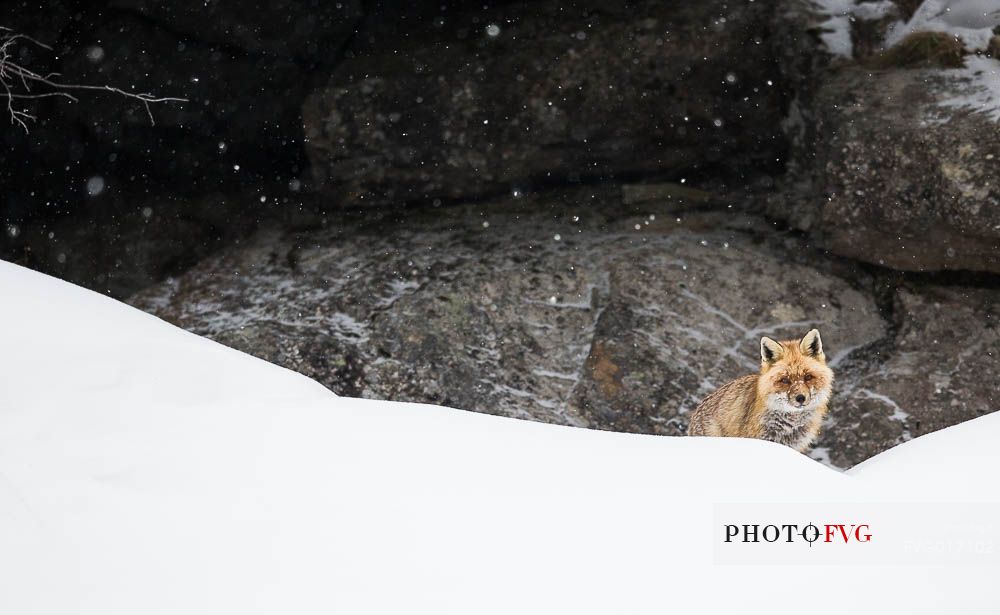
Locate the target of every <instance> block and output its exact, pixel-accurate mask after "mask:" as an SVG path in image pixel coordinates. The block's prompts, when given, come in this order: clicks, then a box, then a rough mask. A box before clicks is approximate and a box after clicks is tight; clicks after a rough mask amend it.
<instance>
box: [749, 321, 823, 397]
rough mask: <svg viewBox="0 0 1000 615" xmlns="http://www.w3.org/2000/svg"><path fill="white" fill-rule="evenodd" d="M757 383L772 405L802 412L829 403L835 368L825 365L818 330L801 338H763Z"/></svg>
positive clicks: (758, 388) (759, 389) (759, 390)
mask: <svg viewBox="0 0 1000 615" xmlns="http://www.w3.org/2000/svg"><path fill="white" fill-rule="evenodd" d="M757 383H758V384H757V390H758V392H759V393H760V394H762V395H764V396H765V397H766V399H767V404H768V406H769V407H773V408H779V409H782V410H787V411H789V412H800V411H805V410H812V409H814V408H816V407H817V406H819V405H821V404H823V403H826V401H827V400H829V398H830V392H831V391H832V387H833V371H832V370H831V369H830V368H829V367H827V365H826V355H824V354H823V340H822V339H820V336H819V331H817V330H816V329H813V330H812V331H810V332H809V333H806V335H805V337H803V338H802V339H801V340H790V341H784V342H776V341H774V340H772V339H771V338H769V337H763V338H761V340H760V377H759V378H758V380H757Z"/></svg>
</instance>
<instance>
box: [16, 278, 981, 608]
mask: <svg viewBox="0 0 1000 615" xmlns="http://www.w3.org/2000/svg"><path fill="white" fill-rule="evenodd" d="M0 297H2V299H3V300H2V301H0V323H2V327H3V329H2V331H3V333H2V336H0V613H4V614H7V613H10V614H16V615H31V614H43V613H44V614H63V613H74V614H94V615H116V614H123V615H135V614H137V613H142V614H143V615H150V614H157V613H183V614H185V615H197V614H202V613H205V614H212V615H217V614H221V613H239V614H241V615H245V614H250V613H280V614H289V613H294V614H296V615H300V614H310V613H344V614H351V615H354V614H364V613H386V614H400V613H433V614H442V613H462V614H469V613H475V614H481V613H574V614H587V613H668V612H706V613H719V612H739V613H769V614H774V613H793V612H794V613H801V612H803V611H806V612H809V613H838V614H843V613H845V612H855V613H871V612H897V613H921V612H923V613H941V612H947V613H992V612H996V611H995V609H996V606H997V594H996V583H995V580H996V575H997V572H998V566H1000V532H998V528H997V527H996V518H997V511H998V510H1000V507H998V505H1000V493H998V490H997V489H996V484H997V482H996V480H997V479H996V477H997V475H998V471H1000V451H998V448H997V447H996V446H995V443H996V441H997V439H998V436H1000V414H993V415H988V416H984V417H981V418H979V419H976V420H974V421H970V422H968V423H964V424H962V425H959V426H956V427H953V428H950V429H946V430H943V431H939V432H936V433H933V434H930V435H927V436H922V437H920V438H916V439H914V440H913V441H910V442H908V443H906V444H903V445H900V446H898V447H896V448H894V449H892V450H890V451H888V452H886V453H883V454H882V455H879V456H878V457H875V458H873V459H871V460H869V461H868V462H865V463H864V464H861V465H860V466H858V467H856V468H854V469H852V470H851V471H849V472H848V473H846V474H845V473H840V472H836V471H834V470H831V469H830V468H827V467H825V466H823V465H821V464H820V463H818V462H816V461H814V460H812V459H810V458H808V457H807V456H804V455H800V454H797V453H795V452H794V451H792V450H791V449H788V448H785V447H781V446H778V445H774V444H771V443H766V442H758V441H750V440H736V439H710V438H667V437H655V436H641V435H634V434H620V433H611V432H598V431H590V430H585V429H578V428H571V427H562V426H554V425H545V424H540V423H533V422H526V421H518V420H513V419H507V418H501V417H494V416H488V415H483V414H474V413H467V412H462V411H459V410H452V409H448V408H441V407H434V406H427V405H418V404H405V403H390V402H378V401H362V400H354V399H344V398H338V397H336V396H334V395H332V394H331V393H329V392H328V391H326V390H325V389H324V388H323V387H321V386H320V385H318V384H316V383H314V382H312V381H310V380H308V379H307V378H305V377H303V376H300V375H298V374H294V373H292V372H289V371H287V370H284V369H281V368H278V367H275V366H272V365H269V364H267V363H265V362H263V361H259V360H257V359H254V358H251V357H249V356H246V355H243V354H241V353H239V352H236V351H234V350H230V349H227V348H224V347H222V346H220V345H217V344H215V343H213V342H210V341H208V340H206V339H202V338H199V337H197V336H194V335H192V334H189V333H186V332H184V331H181V330H179V329H177V328H174V327H172V326H170V325H168V324H165V323H163V322H161V321H159V320H157V319H156V318H154V317H152V316H149V315H146V314H144V313H141V312H138V311H136V310H134V309H132V308H130V307H127V306H125V305H122V304H120V303H118V302H115V301H113V300H111V299H108V298H106V297H103V296H100V295H97V294H94V293H91V292H88V291H84V290H81V289H79V288H76V287H74V286H71V285H69V284H67V283H64V282H60V281H57V280H54V279H52V278H48V277H45V276H43V275H40V274H37V273H34V272H31V271H28V270H26V269H22V268H19V267H16V266H13V265H10V264H7V263H0ZM834 412H836V410H835V409H834ZM821 453H827V452H826V451H821ZM740 520H743V522H746V523H751V522H756V520H762V521H763V522H770V523H779V524H780V523H808V522H815V523H817V524H821V523H831V522H832V523H868V524H871V528H870V530H871V534H872V536H873V538H872V541H871V542H870V543H865V544H863V545H862V544H851V545H836V544H827V545H823V544H816V545H813V546H811V547H810V546H808V545H807V544H804V543H801V542H799V543H795V544H788V545H785V544H781V543H775V544H770V543H761V544H756V545H755V544H749V545H744V544H741V543H734V544H725V543H724V542H723V540H722V537H721V531H722V529H721V528H722V523H724V522H732V523H736V522H739V521H740ZM940 545H946V547H947V549H946V550H942V549H941V548H940ZM765 561H766V562H767V563H768V564H770V565H767V566H760V565H759V564H760V563H761V562H765ZM945 564H951V565H945ZM957 564H962V565H957Z"/></svg>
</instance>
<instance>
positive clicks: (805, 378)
mask: <svg viewBox="0 0 1000 615" xmlns="http://www.w3.org/2000/svg"><path fill="white" fill-rule="evenodd" d="M802 379H803V380H805V381H806V382H809V381H810V380H812V379H813V376H812V374H806V375H805V376H803V378H802Z"/></svg>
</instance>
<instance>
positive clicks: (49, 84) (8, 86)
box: [0, 26, 187, 132]
mask: <svg viewBox="0 0 1000 615" xmlns="http://www.w3.org/2000/svg"><path fill="white" fill-rule="evenodd" d="M19 41H22V42H28V43H31V44H33V45H36V46H38V47H40V48H42V49H47V50H49V51H51V50H52V48H51V47H50V46H48V45H46V44H45V43H42V42H40V41H38V40H36V39H34V38H32V37H30V36H28V35H26V34H20V33H17V32H14V31H13V30H11V29H10V28H6V27H4V26H0V87H2V91H0V98H6V99H7V113H8V114H9V115H10V122H11V124H12V125H15V126H20V127H21V128H22V129H24V131H25V132H28V122H29V121H34V120H35V119H36V117H35V116H34V115H31V114H30V113H28V112H27V111H25V110H22V109H15V108H14V100H25V99H27V100H37V99H40V98H54V97H58V98H66V99H68V100H70V101H72V102H77V101H78V99H77V97H76V96H73V95H72V94H70V93H69V91H72V90H76V91H90V92H110V93H112V94H117V95H119V96H123V97H125V98H130V99H132V100H136V101H138V102H140V103H142V105H143V107H144V108H145V109H146V115H148V116H149V122H150V124H152V125H153V126H155V125H156V120H155V119H154V118H153V110H152V108H150V105H151V104H155V103H167V102H187V99H186V98H176V97H173V96H156V95H154V94H149V93H146V92H143V93H136V92H128V91H126V90H123V89H121V88H118V87H114V86H111V85H87V84H80V83H62V82H60V81H55V80H54V78H55V77H59V76H60V75H59V73H49V74H47V75H41V74H39V73H36V72H34V71H32V70H30V69H28V68H25V67H24V66H22V65H20V64H18V63H17V62H15V61H13V59H12V51H13V47H14V46H15V44H16V43H17V42H19ZM17 84H20V90H18V89H16V86H17ZM36 86H37V87H39V88H48V89H49V91H42V92H34V91H32V88H33V87H36Z"/></svg>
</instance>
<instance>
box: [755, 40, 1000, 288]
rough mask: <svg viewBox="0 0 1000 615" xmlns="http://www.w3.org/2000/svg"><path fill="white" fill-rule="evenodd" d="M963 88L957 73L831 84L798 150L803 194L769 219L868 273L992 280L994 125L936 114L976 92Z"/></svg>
mask: <svg viewBox="0 0 1000 615" xmlns="http://www.w3.org/2000/svg"><path fill="white" fill-rule="evenodd" d="M978 61H981V62H987V63H994V64H995V66H993V69H994V70H997V71H1000V62H996V61H994V60H988V59H980V60H978ZM977 65H978V64H977ZM989 66H992V64H989V65H987V68H988V67H989ZM969 78H970V72H969V71H968V70H965V69H963V70H952V71H947V70H892V71H871V70H865V69H844V70H841V71H839V72H837V73H834V74H831V75H830V76H829V78H828V79H827V80H826V81H825V82H824V83H823V85H822V87H821V89H820V91H819V92H818V94H817V96H816V100H815V102H814V109H813V115H812V117H813V118H814V121H815V140H814V141H812V142H811V143H809V144H807V145H806V147H805V148H804V150H808V152H809V159H806V158H803V160H811V161H810V162H804V163H802V164H804V165H805V166H804V176H805V177H806V178H807V181H806V193H804V194H803V195H802V198H801V199H800V200H799V203H798V206H796V207H789V202H788V200H787V199H783V198H779V200H778V203H777V205H776V206H775V207H772V208H771V209H772V213H773V214H774V215H777V216H780V217H783V218H785V219H788V220H789V221H790V222H791V223H792V224H793V225H795V226H797V227H798V228H802V229H809V230H811V231H813V232H814V233H816V236H817V237H818V238H819V239H820V241H821V242H822V243H823V244H824V245H826V246H828V247H829V248H830V249H831V250H832V251H834V252H836V253H838V254H842V255H845V256H849V257H851V258H856V259H859V260H863V261H867V262H870V263H875V264H878V265H883V266H886V267H892V268H895V269H902V270H908V271H928V270H942V269H950V270H962V269H967V270H976V271H990V272H1000V183H998V182H997V181H996V178H997V176H998V174H1000V141H998V140H997V138H996V134H997V123H996V122H995V121H994V119H993V118H992V117H991V115H990V114H989V113H984V112H980V111H978V110H975V109H973V108H969V107H956V106H950V105H948V104H947V103H948V101H952V102H954V101H956V100H959V99H960V98H961V97H962V96H963V95H966V94H968V93H970V92H975V91H977V88H975V87H974V85H971V84H970V83H969V81H968V79H969ZM994 79H995V77H994ZM943 103H944V104H943ZM803 153H804V154H805V153H806V152H805V151H804V152H803Z"/></svg>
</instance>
